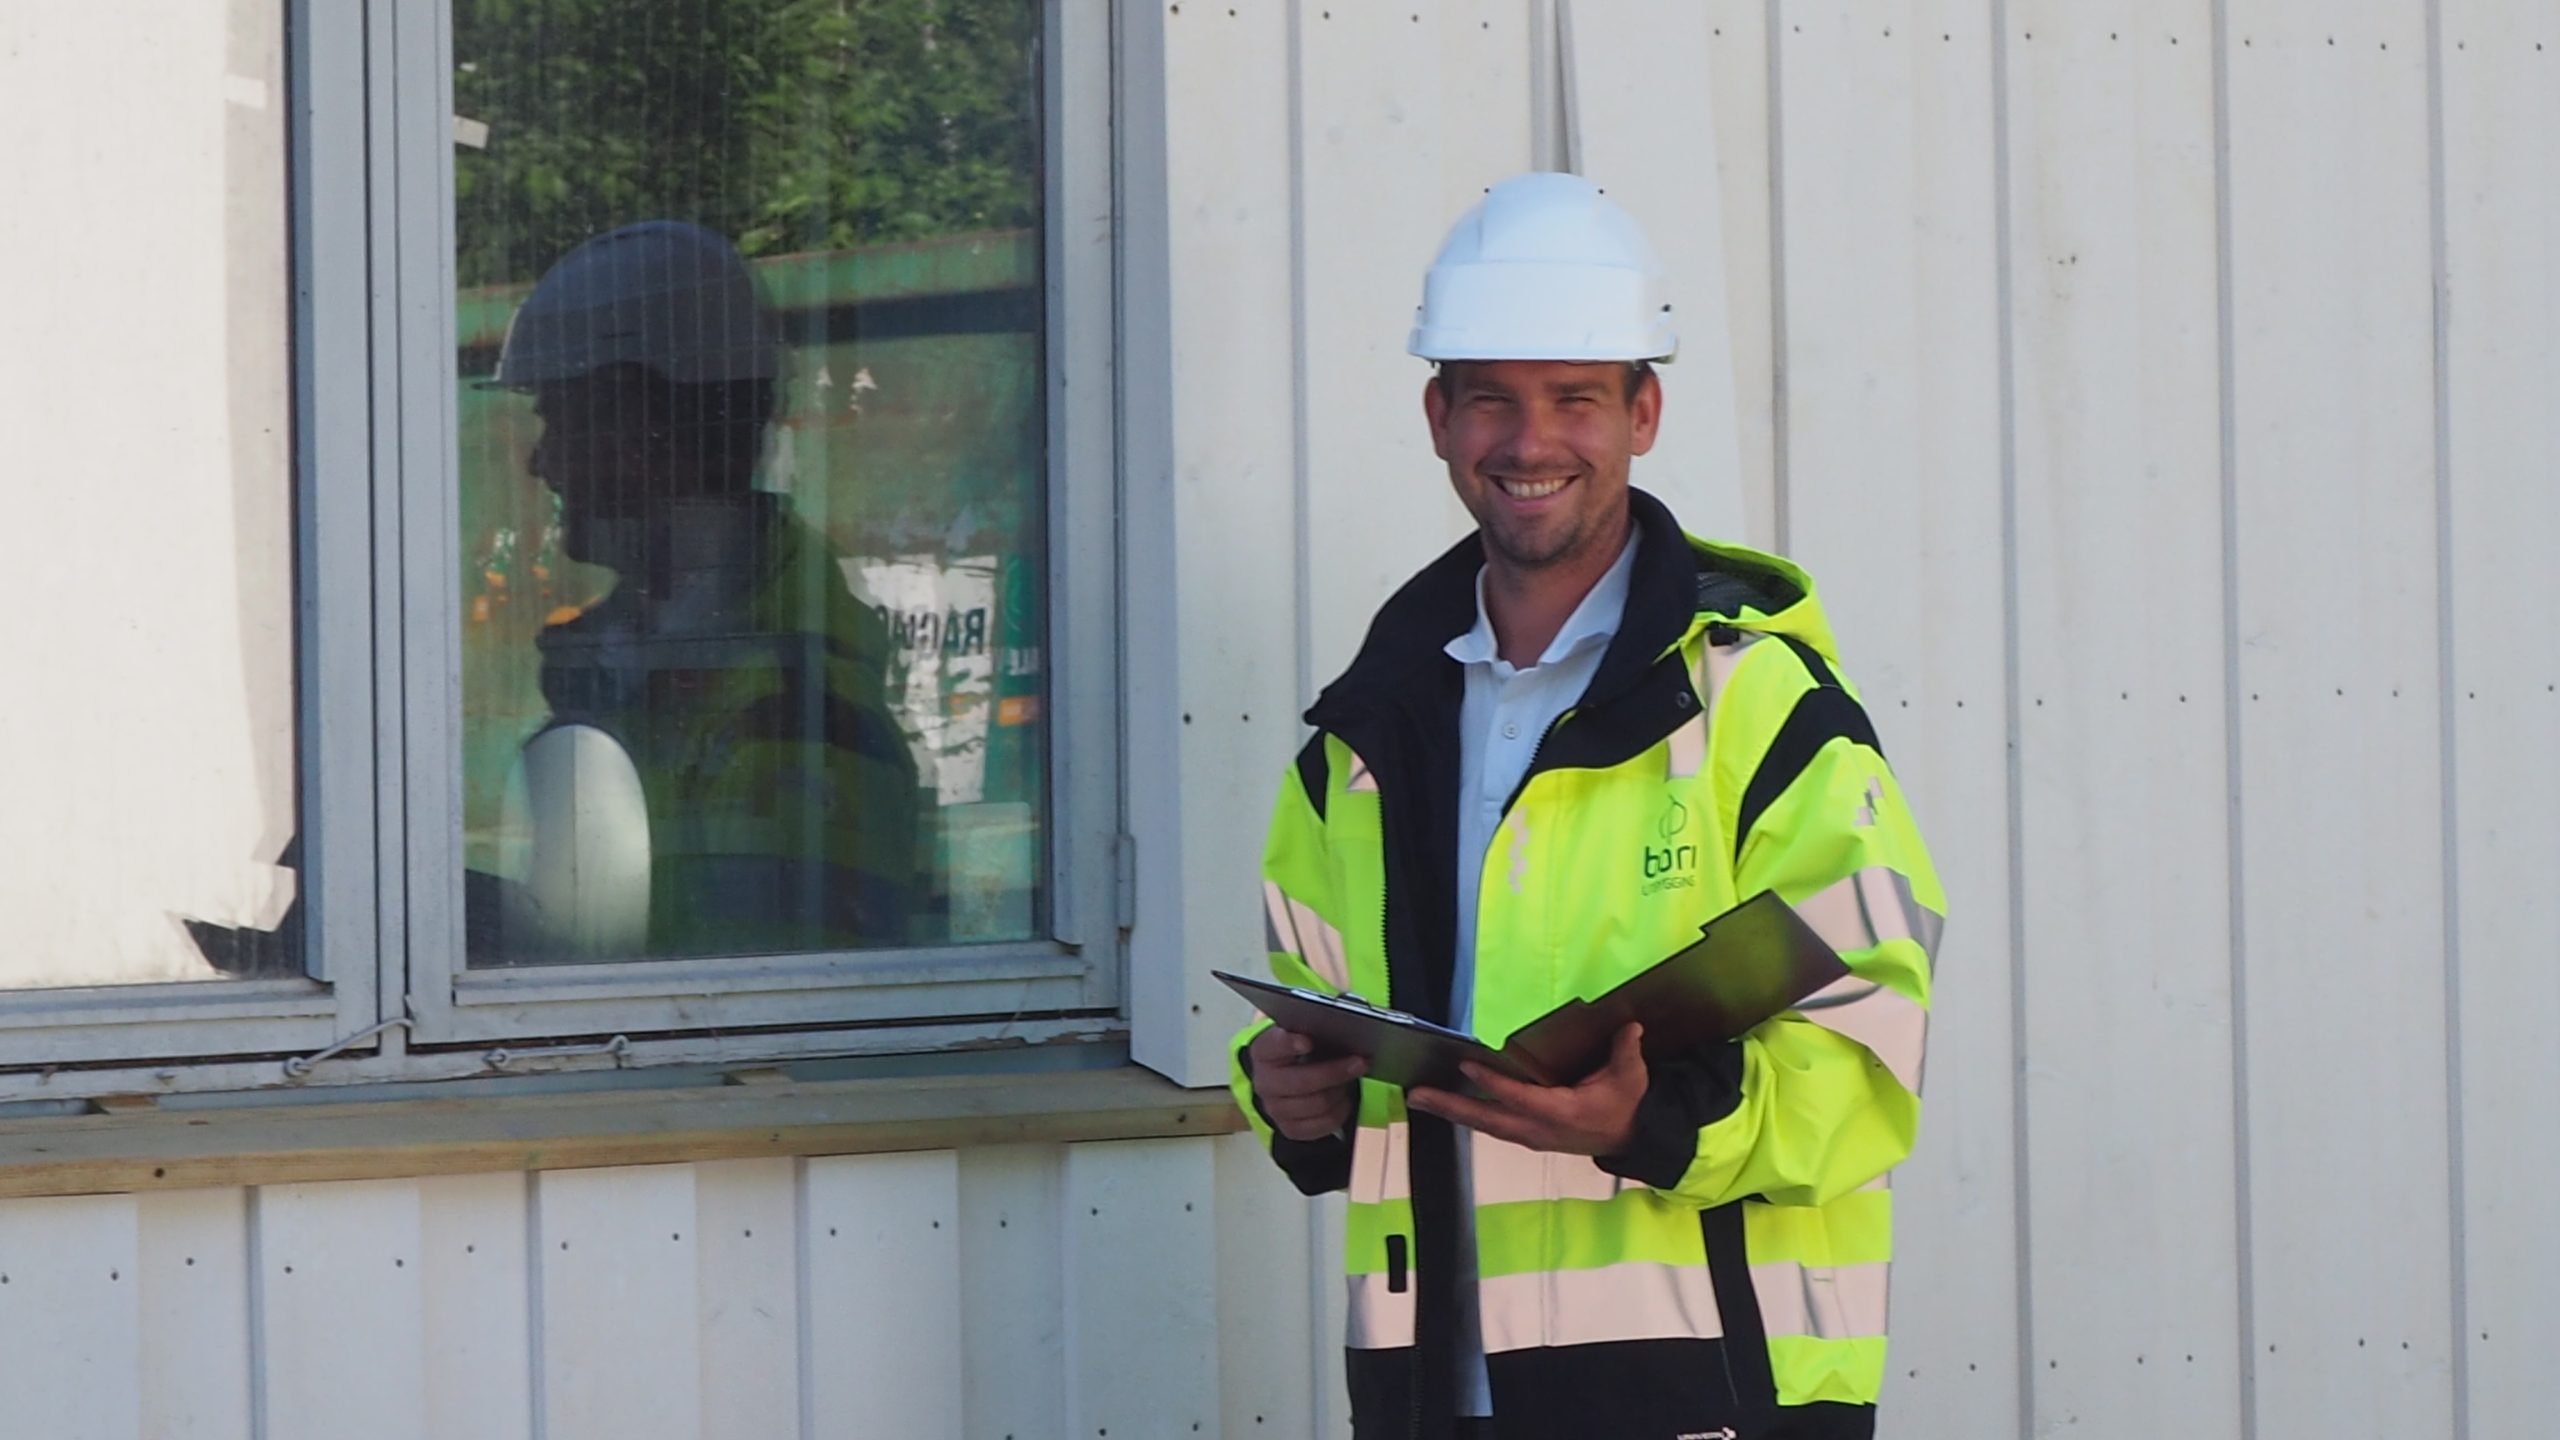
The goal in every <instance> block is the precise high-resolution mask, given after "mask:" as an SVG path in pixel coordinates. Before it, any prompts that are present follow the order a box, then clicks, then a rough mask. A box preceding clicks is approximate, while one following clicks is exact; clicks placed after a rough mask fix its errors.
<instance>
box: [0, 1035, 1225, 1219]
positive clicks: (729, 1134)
mask: <svg viewBox="0 0 2560 1440" xmlns="http://www.w3.org/2000/svg"><path fill="white" fill-rule="evenodd" d="M1245 1128H1246V1126H1245V1120H1244V1117H1243V1116H1242V1115H1241V1114H1240V1113H1238V1112H1237V1110H1236V1108H1235V1104H1234V1102H1233V1100H1232V1099H1231V1098H1230V1097H1229V1096H1228V1095H1227V1093H1226V1092H1225V1091H1223V1090H1186V1089H1184V1088H1182V1087H1180V1086H1178V1085H1175V1084H1173V1083H1172V1082H1171V1081H1169V1080H1166V1079H1164V1078H1162V1077H1161V1076H1158V1075H1156V1074H1154V1073H1153V1072H1151V1071H1148V1070H1144V1069H1140V1068H1139V1067H1137V1066H1134V1065H1123V1066H1119V1067H1117V1068H1113V1069H1103V1070H1081V1071H1068V1072H1063V1073H1056V1074H1030V1075H1001V1076H990V1075H954V1076H933V1077H922V1078H901V1079H877V1078H873V1079H859V1080H826V1081H805V1082H801V1081H775V1082H771V1083H744V1084H735V1085H726V1086H720V1087H717V1088H703V1087H695V1088H688V1089H674V1090H671V1089H646V1090H622V1091H605V1092H595V1093H582V1094H551V1095H521V1096H507V1097H503V1098H420V1099H401V1100H378V1101H369V1102H355V1103H347V1104H331V1105H294V1106H283V1107H274V1108H270V1109H258V1110H244V1111H231V1112H208V1111H205V1110H197V1109H187V1110H170V1111H150V1112H128V1113H120V1114H108V1115H77V1116H57V1117H51V1118H41V1119H18V1120H10V1121H0V1199H13V1198H21V1197H26V1196H36V1195H95V1194H121V1193H129V1192H136V1191H147V1190H176V1189H191V1188H197V1187H203V1186H233V1185H276V1184H302V1183H310V1182H315V1181H327V1180H379V1179H389V1178H396V1177H407V1176H421V1175H451V1174H474V1173H487V1172H492V1171H510V1170H518V1171H520V1170H567V1169H583V1168H589V1167H595V1166H607V1165H658V1164H674V1163H682V1162H689V1161H697V1160H742V1159H760V1158H770V1157H775V1156H795V1155H858V1154H874V1153H880V1152H885V1151H897V1150H948V1149H956V1148H959V1147H963V1146H975V1145H1006V1144H1022V1143H1039V1144H1058V1143H1064V1142H1072V1141H1083V1140H1139V1139H1161V1138H1171V1137H1182V1136H1211V1135H1226V1134H1232V1133H1234V1132H1237V1131H1240V1130H1243V1129H1245Z"/></svg>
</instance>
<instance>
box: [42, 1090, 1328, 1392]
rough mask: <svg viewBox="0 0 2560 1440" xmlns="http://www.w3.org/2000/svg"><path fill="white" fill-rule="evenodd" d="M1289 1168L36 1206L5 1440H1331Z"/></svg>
mask: <svg viewBox="0 0 2560 1440" xmlns="http://www.w3.org/2000/svg"><path fill="white" fill-rule="evenodd" d="M1267 1171H1268V1165H1267V1162H1266V1161H1264V1160H1263V1158H1262V1157H1261V1155H1260V1153H1259V1152H1258V1151H1257V1150H1256V1149H1255V1148H1254V1146H1253V1145H1252V1142H1251V1141H1250V1140H1248V1139H1245V1138H1242V1137H1229V1138H1227V1139H1223V1140H1164V1141H1127V1142H1111V1143H1093V1144H1083V1145H1072V1146H1054V1145H1053V1146H1036V1145H1035V1146H1006V1147H997V1148H991V1149H984V1150H977V1151H972V1152H970V1153H968V1154H967V1155H965V1156H960V1155H954V1154H953V1153H951V1152H948V1151H945V1152H938V1153H922V1154H913V1155H880V1156H856V1157H846V1158H841V1159H819V1160H809V1161H800V1162H794V1161H747V1162H732V1163H723V1164H703V1165H661V1166H640V1167H632V1168H626V1169H613V1170H586V1171H554V1172H550V1173H546V1174H543V1175H539V1176H535V1177H532V1178H531V1179H529V1180H528V1179H527V1178H526V1177H523V1176H516V1175H504V1176H464V1177H447V1178H435V1179H424V1180H389V1181H360V1182H349V1183H344V1184H328V1185H295V1186H278V1187H269V1188H266V1189H261V1190H253V1191H238V1190H203V1191H179V1192H172V1193H169V1194H164V1195H153V1196H147V1197H140V1198H137V1197H134V1196H97V1197H89V1198H75V1199H61V1200H19V1201H11V1202H7V1203H5V1204H0V1276H5V1277H6V1278H5V1281H0V1396H5V1397H6V1412H5V1418H4V1419H0V1434H6V1435H8V1436H10V1437H12V1440H18V1437H25V1440H217V1437H218V1440H247V1437H252V1436H256V1437H275V1440H286V1437H301V1436H346V1435H356V1434H362V1435H368V1436H372V1435H385V1436H402V1437H414V1440H503V1437H509V1436H516V1437H523V1436H550V1437H555V1440H566V1437H576V1436H604V1435H611V1436H629V1437H647V1440H676V1437H680V1440H765V1437H777V1440H786V1437H794V1436H805V1437H810V1440H862V1437H874V1436H878V1437H888V1436H896V1437H902V1440H903V1437H909V1436H932V1435H948V1436H960V1435H968V1436H986V1437H990V1440H995V1437H1003V1436H1013V1437H1016V1440H1068V1437H1071V1436H1082V1437H1093V1436H1098V1435H1109V1436H1112V1437H1121V1440H1145V1437H1157V1436H1161V1437H1167V1440H1174V1437H1181V1440H1189V1437H1192V1436H1199V1435H1217V1434H1221V1433H1225V1434H1237V1435H1256V1436H1264V1437H1281V1436H1296V1437H1302V1436H1307V1435H1310V1434H1312V1433H1314V1432H1313V1431H1312V1429H1311V1426H1312V1424H1313V1421H1312V1420H1311V1418H1310V1417H1311V1416H1312V1415H1313V1414H1315V1413H1317V1412H1318V1411H1319V1410H1322V1409H1326V1408H1330V1407H1337V1406H1338V1403H1339V1402H1338V1398H1337V1397H1338V1396H1339V1394H1340V1390H1341V1383H1340V1379H1339V1369H1338V1366H1337V1365H1335V1364H1332V1363H1328V1362H1327V1361H1325V1360H1324V1359H1322V1358H1320V1357H1319V1356H1318V1355H1317V1353H1316V1352H1315V1350H1314V1349H1313V1347H1312V1345H1311V1340H1310V1324H1309V1307H1308V1296H1309V1285H1308V1275H1309V1262H1308V1253H1309V1243H1308V1231H1309V1224H1310V1216H1311V1214H1312V1213H1313V1209H1314V1207H1311V1206H1309V1205H1308V1204H1306V1203H1305V1202H1303V1201H1301V1200H1299V1199H1297V1198H1296V1196H1295V1194H1294V1192H1291V1191H1289V1190H1288V1189H1287V1187H1286V1186H1285V1185H1281V1184H1278V1183H1276V1182H1275V1180H1274V1177H1272V1176H1271V1175H1269V1174H1268V1173H1267ZM1222 1221H1223V1222H1224V1223H1222ZM1275 1290H1276V1291H1277V1292H1278V1293H1277V1295H1276V1296H1275V1295H1274V1294H1272V1293H1271V1292H1273V1291H1275ZM1222 1405H1223V1407H1224V1410H1223V1413H1222V1409H1221V1407H1222Z"/></svg>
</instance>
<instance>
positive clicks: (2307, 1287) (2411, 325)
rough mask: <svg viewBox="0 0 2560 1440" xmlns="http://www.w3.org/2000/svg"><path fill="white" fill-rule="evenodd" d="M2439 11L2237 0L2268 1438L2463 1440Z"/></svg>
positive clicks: (2251, 957)
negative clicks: (2444, 724)
mask: <svg viewBox="0 0 2560 1440" xmlns="http://www.w3.org/2000/svg"><path fill="white" fill-rule="evenodd" d="M2425 21H2426V7H2425V5H2423V4H2421V3H2419V0H2357V3H2351V4H2342V3H2336V0H2236V3H2233V4H2232V5H2231V7H2230V10H2229V29H2228V36H2229V39H2228V42H2227V43H2228V44H2229V45H2230V46H2232V47H2235V48H2231V49H2229V50H2227V52H2226V53H2227V54H2228V56H2229V127H2230V135H2229V147H2230V167H2231V168H2230V209H2231V215H2230V227H2231V228H2230V242H2229V243H2230V247H2231V259H2230V265H2231V289H2232V306H2233V313H2232V318H2231V333H2232V336H2233V343H2234V350H2233V355H2232V381H2231V384H2232V396H2233V418H2234V427H2235V428H2234V449H2233V464H2234V467H2235V468H2234V487H2233V493H2234V496H2235V500H2236V504H2235V508H2234V511H2233V523H2234V525H2235V526H2236V531H2235V536H2234V539H2235V549H2234V553H2235V554H2236V556H2237V559H2238V572H2237V577H2236V578H2237V583H2238V596H2237V631H2238V636H2239V639H2240V653H2239V665H2238V679H2239V682H2240V690H2241V693H2240V695H2239V696H2238V697H2237V700H2238V708H2239V734H2240V763H2241V775H2242V784H2243V794H2242V807H2243V808H2242V816H2241V834H2240V864H2241V875H2242V884H2243V889H2244V896H2243V901H2242V911H2243V943H2244V945H2245V946H2246V957H2247V958H2246V970H2245V972H2244V975H2243V990H2242V1004H2243V1014H2244V1020H2243V1023H2244V1024H2245V1026H2246V1031H2245V1047H2246V1048H2245V1053H2246V1057H2247V1058H2246V1064H2245V1073H2244V1077H2243V1084H2244V1085H2245V1087H2246V1097H2245V1098H2246V1110H2245V1119H2246V1125H2247V1130H2246V1136H2247V1144H2248V1172H2247V1173H2248V1184H2247V1189H2246V1194H2247V1197H2248V1204H2249V1214H2248V1216H2247V1217H2246V1223H2247V1227H2248V1228H2247V1231H2246V1245H2247V1259H2248V1264H2249V1267H2250V1275H2251V1282H2250V1294H2251V1297H2252V1300H2251V1303H2252V1306H2253V1314H2254V1333H2252V1334H2251V1336H2250V1341H2251V1345H2252V1351H2253V1353H2252V1354H2251V1356H2250V1360H2251V1362H2252V1363H2253V1365H2254V1367H2255V1372H2256V1383H2255V1420H2256V1425H2257V1433H2258V1434H2260V1435H2266V1436H2275V1435H2296V1434H2301V1435H2310V1434H2327V1433H2335V1432H2339V1431H2344V1430H2357V1431H2363V1432H2368V1433H2383V1434H2408V1435H2441V1434H2446V1433H2448V1432H2449V1430H2450V1424H2451V1408H2452V1397H2451V1394H2450V1386H2449V1384H2448V1383H2447V1375H2446V1370H2447V1366H2448V1365H2449V1363H2450V1361H2451V1356H2450V1354H2449V1353H2448V1345H2449V1340H2450V1336H2449V1333H2448V1331H2449V1318H2448V1310H2449V1303H2450V1299H2449V1287H2448V1284H2447V1281H2446V1278H2445V1273H2444V1272H2445V1266H2444V1263H2443V1258H2444V1257H2445V1256H2446V1254H2447V1246H2448V1244H2449V1243H2450V1242H2449V1239H2448V1230H2447V1226H2448V1217H2447V1209H2448V1205H2447V1196H2446V1186H2445V1181H2444V1176H2445V1173H2446V1165H2447V1160H2448V1157H2447V1150H2446V1141H2445V1116H2446V1092H2445V1074H2446V1070H2445V1054H2444V1048H2443V1046H2444V1034H2445V1030H2444V1023H2445V1004H2444V1000H2445V987H2444V973H2443V967H2442V965H2441V964H2440V963H2439V961H2438V959H2437V957H2439V956H2440V955H2441V954H2442V949H2443V939H2444V924H2443V909H2442V905H2443V896H2442V894H2441V893H2440V892H2441V888H2442V887H2441V885H2440V880H2441V874H2442V860H2441V856H2442V840H2441V827H2440V825H2439V823H2438V822H2439V815H2440V801H2441V795H2440V790H2439V786H2438V776H2439V771H2440V768H2441V760H2442V755H2441V750H2440V738H2439V730H2438V721H2437V706H2436V701H2435V689H2436V685H2437V682H2438V656H2437V644H2436V638H2437V622H2436V610H2437V579H2438V577H2437V574H2436V563H2435V545H2434V544H2433V537H2434V536H2435V534H2436V504H2435V487H2434V484H2433V473H2434V470H2435V454H2434V452H2435V426H2434V415H2433V404H2432V397H2433V394H2434V368H2433V363H2434V362H2433V355H2434V320H2433V308H2432V283H2431V277H2432V271H2433V259H2432V254H2431V236H2430V228H2431V227H2430V222H2429V196H2430V185H2429V171H2428V159H2429V157H2428V120H2427V111H2426V68H2425V65H2426V42H2427V33H2426V24H2425Z"/></svg>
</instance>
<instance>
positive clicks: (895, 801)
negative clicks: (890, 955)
mask: <svg viewBox="0 0 2560 1440" xmlns="http://www.w3.org/2000/svg"><path fill="white" fill-rule="evenodd" d="M736 508H737V513H736V514H734V515H731V516H727V517H725V518H726V519H728V520H729V521H731V522H732V523H731V524H729V525H728V526H726V527H725V528H724V531H723V540H724V542H725V545H726V550H724V551H723V552H722V553H717V554H714V555H710V556H707V557H693V559H692V563H693V564H694V566H695V567H696V568H697V569H698V570H702V571H704V572H705V573H709V572H710V571H712V570H713V569H714V568H715V567H716V569H717V570H718V571H719V572H721V574H720V576H719V578H718V579H717V580H716V582H715V583H713V584H710V585H707V586H701V587H699V588H701V589H702V590H705V591H707V592H709V593H710V594H712V595H714V596H716V597H718V598H717V599H716V600H715V601H713V602H712V603H709V604H707V605H704V606H700V607H696V608H693V609H689V610H686V611H683V612H681V613H678V612H676V611H675V610H673V609H672V608H671V607H663V606H662V605H661V603H660V597H663V596H665V595H667V594H670V593H673V590H674V586H673V585H672V584H670V583H669V580H670V578H671V577H654V576H650V575H646V574H638V575H626V576H624V577H623V581H622V584H621V585H620V586H619V587H617V588H616V589H615V591H614V593H613V594H611V595H609V596H607V597H606V598H605V599H604V600H603V601H602V602H600V603H599V604H597V605H596V606H594V607H593V608H591V609H589V610H587V611H586V612H585V613H583V614H580V615H578V616H576V617H574V618H572V619H569V620H567V621H564V622H562V623H560V624H556V625H553V626H550V627H549V628H547V629H545V630H543V631H542V632H541V633H540V634H539V635H538V636H536V637H535V643H536V644H537V645H539V646H540V647H541V650H542V693H543V697H544V698H545V699H546V700H547V701H548V702H549V703H550V706H551V712H552V713H551V723H552V724H554V725H566V724H585V725H593V726H595V727H597V728H599V729H601V730H603V731H604V732H605V733H606V734H608V735H611V736H612V737H613V738H614V739H615V740H617V741H619V742H620V743H621V745H622V747H623V748H624V749H625V750H626V751H628V752H629V753H630V755H631V760H632V764H633V766H634V767H635V768H636V769H637V770H638V772H639V776H640V786H641V791H642V794H643V796H644V798H645V800H646V802H647V805H648V819H649V842H650V851H651V856H652V860H651V866H650V870H651V875H650V886H649V892H650V893H649V942H648V948H649V952H650V953H651V954H653V955H711V954H729V955H738V954H752V953H758V952H788V951H814V950H829V949H836V948H849V947H856V946H868V945H894V944H902V943H905V942H906V940H907V939H908V938H909V937H908V933H907V925H908V909H909V903H910V898H911V892H912V890H913V888H914V882H915V878H916V868H917V862H918V828H917V827H918V820H917V812H918V808H919V807H918V794H917V789H916V768H917V767H916V762H915V758H914V755H913V753H912V751H911V750H910V749H909V747H908V744H907V740H906V736H905V734H904V733H903V732H902V731H901V730H900V729H899V727H898V723H897V721H896V719H895V718H894V717H893V716H892V715H891V713H890V710H889V706H888V695H887V680H886V672H887V667H888V662H889V658H890V653H891V651H890V637H889V632H888V627H887V625H886V624H884V623H883V622H882V620H881V619H880V617H879V616H878V615H877V614H875V613H874V612H873V611H872V610H871V609H870V608H869V607H868V606H866V605H864V604H863V603H862V602H861V601H859V600H857V599H856V598H855V597H854V596H853V594H852V592H851V591H850V590H848V589H847V588H846V586H845V581H844V574H843V571H842V570H841V569H840V568H839V567H838V566H837V564H836V559H835V556H834V554H833V552H832V551H831V550H830V549H829V547H828V545H827V543H826V541H825V539H824V537H822V536H821V535H819V534H818V533H817V532H816V531H815V530H812V529H811V528H810V527H809V526H807V525H806V524H804V523H802V522H801V521H800V520H799V519H798V518H797V517H795V516H793V515H792V514H791V513H790V511H789V509H788V507H787V506H786V505H785V504H784V503H783V502H782V501H781V500H780V499H778V498H777V497H775V496H771V495H766V494H761V493H759V494H752V495H747V496H742V497H739V499H738V500H737V502H736ZM678 543H680V537H676V536H671V535H666V534H655V535H653V536H652V537H651V543H650V546H649V551H650V553H649V556H648V558H647V560H646V561H645V562H644V564H645V567H651V568H653V567H657V566H660V565H665V564H671V563H674V562H673V560H672V559H671V552H672V551H674V549H675V548H676V546H677V544H678Z"/></svg>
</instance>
